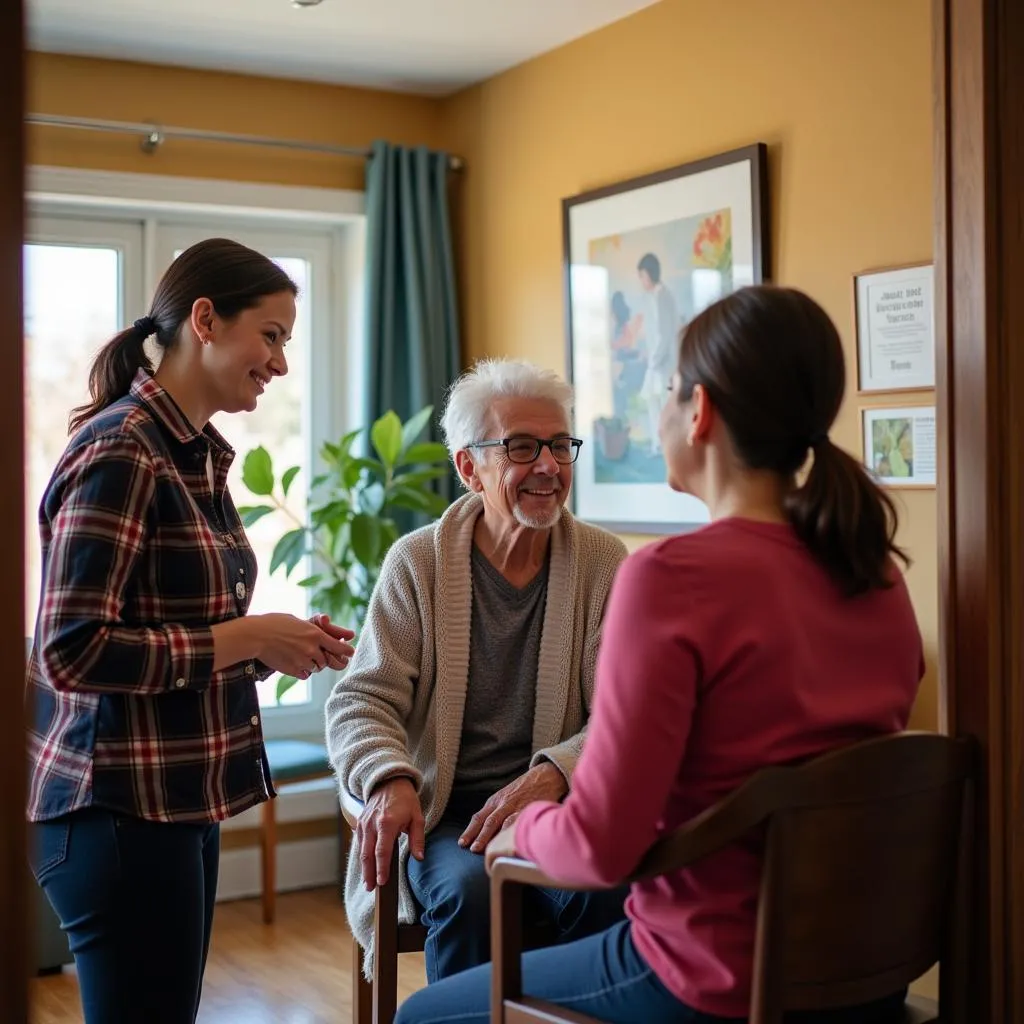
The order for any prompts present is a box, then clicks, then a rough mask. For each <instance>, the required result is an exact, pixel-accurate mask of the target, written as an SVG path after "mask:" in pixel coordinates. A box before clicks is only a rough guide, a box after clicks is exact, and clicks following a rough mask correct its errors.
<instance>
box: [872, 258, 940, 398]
mask: <svg viewBox="0 0 1024 1024" xmlns="http://www.w3.org/2000/svg"><path fill="white" fill-rule="evenodd" d="M854 319H855V322H856V327H857V386H858V388H859V390H860V391H861V393H862V394H866V393H870V392H873V391H923V390H930V389H931V388H934V387H935V268H934V266H933V265H932V264H931V263H918V264H914V265H912V266H906V267H893V268H891V269H888V270H870V271H865V272H864V273H862V274H857V275H855V277H854Z"/></svg>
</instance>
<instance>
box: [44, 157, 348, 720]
mask: <svg viewBox="0 0 1024 1024" xmlns="http://www.w3.org/2000/svg"><path fill="white" fill-rule="evenodd" d="M45 173H47V172H45V171H37V172H35V174H34V176H35V177H38V176H39V175H40V174H45ZM51 173H54V174H55V175H56V177H57V178H58V180H59V183H60V184H61V185H62V187H63V190H64V191H66V193H67V195H66V197H63V198H58V199H57V200H56V201H55V200H54V198H53V195H52V189H50V188H47V189H41V190H40V191H45V192H46V193H47V201H46V202H45V203H43V204H35V205H33V206H32V207H31V210H32V212H33V214H34V216H33V218H32V220H31V222H30V227H29V233H28V239H27V244H26V246H25V269H26V293H25V314H26V355H27V365H26V385H25V403H26V450H27V463H28V466H29V481H28V485H29V486H28V498H27V500H28V503H29V509H28V516H27V523H26V527H27V530H26V533H27V536H26V549H27V556H28V578H27V581H26V587H27V602H26V603H27V606H28V617H27V618H28V621H27V622H26V629H27V630H29V633H30V634H31V631H33V630H34V620H35V613H36V606H37V603H38V596H39V571H40V566H39V539H38V527H37V510H38V504H39V500H40V497H41V495H42V492H43V490H44V489H45V486H46V483H47V481H48V479H49V475H50V472H51V471H52V469H53V466H54V464H55V463H56V461H57V459H58V458H59V456H60V453H61V452H62V451H63V449H64V446H65V445H66V443H67V422H68V413H69V412H70V410H71V409H72V408H73V407H74V406H76V405H80V404H82V402H83V401H85V400H86V399H87V376H88V366H89V363H90V362H91V360H92V357H93V356H94V355H95V352H96V350H97V349H98V348H99V346H100V345H102V344H103V343H104V342H106V341H107V340H108V339H109V338H110V337H111V336H112V335H113V334H114V333H116V332H117V331H118V330H120V329H121V327H122V326H123V325H124V324H125V323H127V322H130V321H131V320H133V319H135V318H136V317H137V316H141V315H142V314H143V313H145V312H146V310H147V309H148V305H149V299H150V296H151V294H152V288H153V287H154V286H155V283H156V281H157V280H158V278H159V276H160V274H161V273H162V272H163V270H164V269H165V268H166V267H167V266H168V265H169V264H170V263H171V261H172V260H173V259H174V258H175V256H176V255H177V254H178V253H180V252H181V251H182V250H183V249H185V248H187V247H188V246H189V245H191V244H192V243H193V242H195V241H198V240H199V239H201V238H207V237H211V236H222V237H229V238H235V239H237V240H238V241H240V242H242V243H243V244H245V245H249V246H251V247H253V248H255V249H258V250H259V251H260V252H264V253H266V254H267V255H268V256H269V257H270V258H271V259H273V260H275V261H276V262H278V263H279V264H280V265H281V266H282V268H283V269H284V270H285V271H286V272H287V273H288V274H289V275H290V276H291V277H292V278H293V280H295V282H296V283H297V285H298V286H299V289H300V294H299V299H298V302H297V314H298V315H297V318H296V324H295V330H294V332H293V337H292V340H291V341H290V342H289V343H288V348H287V355H288V363H289V373H288V375H287V376H286V377H284V378H281V379H279V380H275V381H274V382H273V384H272V385H271V386H270V387H269V388H268V389H267V393H266V394H265V395H264V396H263V397H262V398H261V399H260V404H259V407H258V409H257V411H256V412H254V413H251V414H250V413H240V414H235V415H221V416H218V417H216V418H215V420H214V423H215V425H216V426H217V428H218V429H219V430H220V431H221V433H223V434H224V436H225V437H226V438H227V440H228V442H229V443H230V444H231V445H232V447H233V448H234V449H235V451H236V452H237V456H236V460H235V464H234V466H233V467H232V471H231V474H230V477H229V486H230V488H231V493H232V496H233V497H234V500H235V503H236V504H237V505H248V504H256V503H258V501H259V500H260V499H257V498H256V497H255V496H253V495H252V494H250V493H249V492H248V491H247V489H246V488H245V486H244V484H243V483H242V479H241V478H242V465H243V462H244V459H245V456H246V454H247V453H248V452H249V451H250V450H252V449H253V448H255V447H256V446H257V445H263V446H264V447H266V448H267V450H268V451H269V452H270V453H271V455H272V457H273V460H274V467H275V471H276V472H277V473H278V474H279V473H280V472H281V471H282V470H283V469H284V468H286V467H288V466H293V465H298V466H300V467H301V469H300V473H299V475H298V477H297V478H296V480H295V482H294V483H293V485H292V487H291V489H290V492H289V508H290V511H291V513H292V514H294V515H295V516H296V517H298V518H299V519H302V518H304V516H305V514H306V508H305V498H304V496H305V487H306V484H307V483H308V480H309V479H310V475H311V474H310V469H311V467H312V466H313V465H314V459H315V457H316V453H317V452H318V451H319V448H320V446H321V445H322V443H323V441H325V440H327V439H330V438H337V437H339V436H340V435H341V434H342V433H344V432H345V431H346V430H347V429H349V428H350V425H351V424H354V423H357V422H358V417H359V406H360V402H359V392H360V386H359V384H360V379H361V376H360V375H361V373H362V369H363V366H364V365H365V361H364V355H363V352H362V347H361V345H360V344H348V343H347V342H348V339H349V338H355V339H361V338H362V336H363V335H362V324H361V291H362V219H361V210H360V209H359V208H358V204H354V203H353V202H352V200H351V196H350V195H348V196H346V194H345V193H338V194H337V196H342V197H346V200H345V203H344V204H339V203H338V202H337V196H335V194H334V193H327V192H325V193H324V195H323V196H322V195H320V194H312V195H311V194H308V193H307V192H306V191H305V190H301V189H294V190H293V189H277V188H273V187H268V186H246V185H237V186H234V187H233V188H232V190H231V197H232V198H235V197H237V198H238V200H239V201H238V205H237V207H231V206H229V205H226V204H225V203H224V202H221V203H220V204H219V205H218V206H217V207H209V208H207V207H205V205H204V203H203V202H202V201H201V199H200V197H204V196H206V195H208V194H213V195H215V196H217V197H218V198H220V199H227V195H226V194H225V193H224V192H223V191H218V189H217V187H216V185H217V183H198V182H184V183H183V182H180V181H171V180H170V179H167V180H165V179H159V178H156V177H154V178H153V179H152V181H150V180H149V179H148V178H146V176H132V175H102V174H96V175H84V176H83V178H84V179H85V181H84V185H83V186H82V189H81V191H80V192H76V191H75V190H76V188H77V187H78V183H77V181H76V180H73V179H74V176H73V175H72V176H71V177H72V180H70V181H65V180H64V179H63V178H62V175H61V174H60V173H58V172H51ZM64 175H67V172H64ZM121 179H124V180H123V181H122V180H121ZM128 179H131V180H128ZM30 180H31V179H30ZM97 182H98V184H97ZM149 189H152V190H154V191H155V192H156V193H160V192H161V190H162V198H160V197H156V198H160V201H158V202H154V203H152V204H150V205H149V206H147V205H146V202H145V201H144V200H143V199H141V198H140V194H142V193H145V192H146V191H147V190H149ZM97 191H99V192H102V193H108V192H109V193H110V194H109V197H105V198H104V199H103V201H102V202H101V203H97V199H96V193H97ZM193 193H194V198H193ZM118 194H120V195H124V196H129V197H131V198H130V199H127V200H118V199H117V195H118ZM83 195H88V196H89V203H90V206H89V208H85V207H84V206H83V204H82V202H81V198H80V197H81V196H83ZM325 196H326V197H332V196H334V197H335V199H334V200H332V201H333V202H335V208H334V209H330V202H328V199H326V198H325ZM168 197H172V199H171V200H170V201H169V200H168ZM30 198H31V194H30ZM359 198H360V199H361V197H359ZM275 203H276V204H277V206H278V207H279V208H280V209H275V208H274V204H275ZM316 204H320V205H326V206H327V207H328V210H325V211H323V212H322V213H321V214H318V215H317V216H316V217H315V218H314V217H312V216H311V215H310V211H309V210H308V209H305V207H307V206H309V205H316ZM97 205H99V206H102V216H98V215H97V214H98V212H99V211H97V210H96V209H95V208H94V207H95V206H97ZM287 211H294V212H291V213H289V212H287ZM143 282H146V285H145V287H144V286H143ZM286 529H288V524H287V523H286V522H285V521H284V520H283V519H282V518H281V517H279V516H271V517H266V518H265V519H263V520H262V521H261V522H259V523H257V524H256V525H255V526H253V527H252V528H251V529H250V530H249V531H248V533H249V538H250V541H251V542H252V545H253V548H254V549H255V551H256V555H257V558H258V560H259V564H260V576H259V580H258V582H257V585H256V589H255V592H254V595H253V604H252V612H253V613H254V614H257V613H260V612H266V611H272V610H273V611H287V612H291V613H293V614H296V615H306V614H309V613H310V611H311V610H310V609H308V608H307V606H306V599H307V592H306V591H305V590H304V589H302V588H300V587H298V586H297V585H296V581H297V580H299V579H301V578H302V575H304V573H303V572H302V569H301V567H300V568H299V569H296V571H295V572H294V573H293V574H292V577H291V578H290V579H285V577H284V575H283V572H282V570H278V572H277V573H275V574H274V575H273V576H271V575H270V573H269V563H270V556H271V552H272V551H273V547H274V544H275V542H276V540H277V538H278V537H279V536H280V535H281V534H282V533H283V532H284V531H285V530H286ZM332 682H333V679H332V678H331V674H330V673H327V672H322V673H319V674H318V675H317V676H315V677H314V678H313V679H312V680H310V681H300V682H299V683H298V684H297V685H296V686H294V687H293V688H292V689H291V690H290V691H289V692H288V693H287V694H286V695H285V698H284V701H283V702H282V706H280V707H278V706H277V701H276V678H274V679H271V680H268V681H267V682H266V683H264V684H261V687H260V701H261V704H262V705H263V706H264V708H265V709H266V711H267V713H266V714H265V716H264V726H265V731H266V733H267V735H268V736H274V735H299V734H303V733H315V732H319V731H320V729H321V728H322V709H323V702H324V700H325V699H326V696H327V693H328V692H329V690H330V686H331V684H332Z"/></svg>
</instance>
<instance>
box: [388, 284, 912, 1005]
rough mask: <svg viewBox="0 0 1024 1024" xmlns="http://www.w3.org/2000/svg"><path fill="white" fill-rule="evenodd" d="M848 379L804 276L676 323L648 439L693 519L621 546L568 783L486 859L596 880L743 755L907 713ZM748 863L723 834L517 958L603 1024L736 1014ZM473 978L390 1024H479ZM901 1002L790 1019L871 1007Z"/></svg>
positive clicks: (886, 524) (844, 736)
mask: <svg viewBox="0 0 1024 1024" xmlns="http://www.w3.org/2000/svg"><path fill="white" fill-rule="evenodd" d="M844 387H845V370H844V358H843V349H842V345H841V342H840V339H839V334H838V332H837V331H836V328H835V326H834V325H833V323H832V322H831V320H830V319H829V317H828V316H827V314H826V313H825V312H824V311H823V310H822V309H821V307H820V306H818V305H817V304H816V303H815V302H813V301H812V300H811V299H809V298H808V297H807V296H806V295H803V294H801V293H800V292H797V291H793V290H790V289H783V288H774V287H767V286H759V287H754V288H746V289H743V290H741V291H738V292H735V293H733V294H732V295H730V296H728V297H727V298H725V299H723V300H721V301H720V302H718V303H716V304H715V305H713V306H711V307H709V308H708V309H707V310H705V311H704V312H703V313H702V314H700V315H699V316H698V317H696V318H695V319H694V320H693V321H692V322H691V323H690V324H689V326H688V327H687V328H686V329H685V330H684V331H683V333H682V336H681V339H680V350H679V360H678V367H677V371H676V373H675V376H674V378H673V380H672V386H671V392H672V394H671V396H670V398H669V401H668V403H667V404H666V405H665V409H664V412H663V414H662V418H661V426H660V434H661V440H662V449H663V451H664V453H665V459H666V463H667V466H668V482H669V485H670V486H671V487H672V488H674V489H675V490H678V491H685V492H687V493H690V494H693V495H696V496H697V497H698V498H700V499H701V500H703V501H704V502H705V503H706V504H707V506H708V508H709V510H710V513H711V520H712V522H711V524H710V525H709V526H707V527H704V528H702V529H700V530H697V531H695V532H691V533H686V534H681V535H679V536H674V537H670V538H668V539H665V540H661V541H659V542H657V543H654V544H651V545H649V546H647V547H644V548H642V549H641V550H640V551H638V552H636V553H635V554H633V555H631V556H630V557H629V558H628V559H627V560H626V561H625V562H624V563H623V565H622V567H621V568H620V570H619V573H618V576H617V577H616V581H615V584H614V586H613V588H612V592H611V596H610V598H609V607H608V611H607V613H606V616H605V622H604V630H603V640H602V646H601V653H600V657H599V660H598V669H597V683H596V691H597V692H596V699H595V707H594V710H593V713H592V715H591V719H590V726H589V732H588V736H587V740H586V745H585V746H584V749H583V755H582V757H581V759H580V761H579V764H578V766H577V769H576V774H575V776H574V779H573V789H572V792H571V793H570V794H569V796H567V797H566V799H565V800H564V802H563V803H561V804H553V803H535V804H531V805H530V806H529V807H527V808H526V809H525V810H524V811H523V812H522V814H521V815H520V817H519V819H518V822H517V823H516V824H514V825H512V826H509V827H508V828H506V829H505V830H504V831H503V832H502V833H500V834H499V835H498V836H497V837H496V838H495V839H494V841H493V842H492V844H491V846H490V847H489V848H488V855H489V856H491V857H493V856H497V855H504V854H512V853H515V854H518V855H520V856H523V857H526V858H528V859H530V860H533V861H535V862H536V863H537V864H538V865H539V866H540V867H541V868H542V869H543V870H544V871H545V872H547V873H548V874H550V875H553V876H555V877H556V878H559V879H563V880H565V881H566V882H571V883H584V884H592V885H612V884H615V883H617V882H621V881H622V879H623V878H625V877H626V876H627V875H628V874H629V873H630V871H631V870H632V869H633V868H634V867H635V865H636V864H637V862H638V861H639V859H640V857H641V855H642V854H643V853H644V851H645V850H647V848H648V847H649V846H650V845H651V843H653V842H654V840H655V839H656V838H658V837H659V836H660V835H662V834H664V833H665V832H668V831H670V830H672V829H674V828H676V827H677V826H679V825H680V824H682V823H683V822H685V821H687V820H688V819H690V818H692V817H693V816H694V815H696V814H699V813H700V812H701V811H703V810H705V809H706V808H707V807H709V806H711V805H712V804H714V803H716V802H717V801H719V800H721V799H722V798H723V797H724V796H725V795H726V794H728V793H729V792H730V791H731V790H733V789H735V788H736V787H737V786H739V785H740V784H741V783H743V782H744V781H745V780H746V779H747V778H749V777H750V776H751V775H752V774H753V773H754V772H756V771H757V770H758V769H760V768H763V767H765V766H767V765H773V764H784V763H788V762H794V761H801V760H804V759H806V758H810V757H814V756H815V755H818V754H822V753H824V752H826V751H828V750H832V749H834V748H836V747H842V746H844V745H847V744H850V743H855V742H857V741H859V740H863V739H865V738H868V737H870V736H875V735H879V734H883V733H892V732H897V731H899V730H901V729H903V728H905V727H906V724H907V718H908V716H909V713H910V708H911V705H912V704H913V701H914V697H915V695H916V693H917V688H918V684H919V682H920V679H921V675H922V671H923V659H922V647H921V637H920V633H919V630H918V627H917V623H916V621H915V618H914V612H913V609H912V608H911V604H910V599H909V597H908V595H907V590H906V586H905V584H904V581H903V577H902V575H901V573H900V571H899V569H898V568H897V565H896V560H897V559H903V555H902V552H900V550H899V549H898V548H897V547H896V545H895V543H894V536H895V532H896V515H895V510H894V508H893V505H892V502H891V501H890V499H889V498H888V497H887V496H886V495H885V494H884V493H883V492H882V491H880V490H879V489H878V488H877V487H876V486H875V484H874V483H873V482H872V480H871V479H870V478H869V476H868V475H867V473H866V472H865V471H864V470H863V469H862V468H861V466H860V464H859V463H858V462H856V461H855V460H854V459H853V458H851V457H850V456H849V455H847V454H846V452H844V451H842V450H841V449H840V448H838V447H837V446H836V445H834V444H833V443H832V441H831V440H830V439H829V430H830V428H831V426H832V424H833V422H834V420H835V418H836V415H837V413H838V412H839V408H840V405H841V404H842V401H843V392H844ZM808 455H810V456H811V458H812V461H811V464H810V469H809V472H808V473H807V475H806V478H805V479H803V480H802V482H801V481H800V480H799V479H798V472H799V471H800V470H801V469H802V468H803V466H804V464H805V462H806V461H807V459H808ZM904 561H905V559H904ZM760 868H761V858H760V854H759V851H758V850H757V849H756V847H754V846H752V845H751V844H742V845H739V844H738V845H735V846H733V847H730V848H728V849H725V850H722V851H721V852H719V853H716V854H714V855H712V856H710V857H708V858H706V859H705V860H704V861H701V862H700V863H698V864H694V865H693V866H692V867H690V868H687V869H686V870H681V871H677V872H675V873H673V874H669V875H664V876H662V877H660V878H658V879H656V880H654V881H650V882H644V883H641V884H637V885H634V886H633V888H632V891H631V894H630V896H629V898H628V899H627V902H626V913H627V917H628V920H627V921H625V922H623V923H622V924H620V925H616V926H615V927H613V928H611V929H609V930H608V931H606V932H603V933H601V934H599V935H596V936H593V937H592V938H589V939H583V940H581V941H578V942H574V943H571V944H567V945H564V946H560V947H556V948H552V949H545V950H542V951H538V952H534V953H529V954H527V955H526V957H525V958H524V964H523V981H524V990H525V992H526V993H528V994H529V995H533V996H537V997H539V998H543V999H546V1000H549V1001H551V1002H555V1003H558V1004H561V1005H562V1006H565V1007H567V1008H569V1009H572V1010H575V1011H577V1012H579V1013H584V1014H587V1015H589V1016H592V1017H596V1018H598V1019H599V1020H602V1021H607V1022H609V1024H620V1022H621V1024H626V1022H629V1024H713V1022H717V1021H737V1020H744V1019H745V1018H746V1016H747V1013H748V1007H749V1001H750V982H751V970H752V960H753V947H754V929H755V918H756V913H757V898H758V884H759V876H760ZM489 972H490V968H489V967H487V966H485V967H481V968H476V969H474V970H472V971H466V972H464V973H463V974H460V975H456V976H454V977H452V978H450V979H448V980H446V981H444V982H441V983H438V984H436V985H433V986H431V987H430V988H429V989H425V990H423V991H421V992H418V993H416V994H415V995H414V996H413V997H412V998H410V999H409V1000H407V1001H406V1003H405V1004H404V1005H403V1006H402V1008H401V1010H400V1011H399V1014H398V1017H397V1018H396V1021H397V1024H440V1022H441V1021H457V1022H458V1024H485V1022H486V1021H487V1020H488V1019H489V1017H488V1013H489V990H488V986H489ZM903 995H904V994H903V993H893V995H892V997H891V998H889V999H886V1000H882V1001H880V1002H877V1003H874V1004H872V1005H870V1006H859V1007H851V1008H848V1009H845V1010H842V1011H838V1012H830V1013H825V1014H806V1013H804V1014H794V1015H793V1016H792V1018H791V1019H792V1020H793V1021H794V1022H795V1021H800V1022H802V1024H803V1022H806V1024H810V1022H812V1021H813V1022H814V1024H826V1022H827V1024H839V1022H842V1024H854V1022H855V1024H885V1022H888V1021H893V1020H899V1019H900V1014H901V1005H902V1001H903Z"/></svg>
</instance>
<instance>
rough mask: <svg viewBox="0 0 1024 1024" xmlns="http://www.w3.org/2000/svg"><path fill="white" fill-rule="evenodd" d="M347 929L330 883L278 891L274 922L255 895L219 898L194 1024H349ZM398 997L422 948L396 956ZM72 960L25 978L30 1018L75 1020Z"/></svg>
mask: <svg viewBox="0 0 1024 1024" xmlns="http://www.w3.org/2000/svg"><path fill="white" fill-rule="evenodd" d="M351 943H352V937H351V935H350V934H349V930H348V925H347V924H346V923H345V912H344V910H343V909H342V905H341V902H340V900H339V899H338V895H337V891H336V890H335V889H315V890H310V891H307V892H298V893H286V894H283V895H281V896H279V897H278V901H277V922H276V923H275V924H273V925H270V926H267V925H264V924H263V923H262V921H261V920H260V904H259V901H258V900H240V901H238V902H233V903H221V904H219V905H218V906H217V916H216V918H215V920H214V926H213V944H212V948H211V950H210V961H209V964H208V966H207V968H206V981H205V983H204V986H203V1003H202V1007H201V1008H200V1010H199V1024H349V1022H350V1021H351V1004H352V997H351V981H350V964H351V962H352V957H351V950H352V946H351ZM399 965H400V967H399V983H398V998H399V1001H401V1000H402V999H404V998H405V997H406V996H408V995H409V994H410V993H411V992H414V991H415V990H416V989H418V988H420V987H422V986H423V985H425V984H426V978H425V976H424V973H423V955H422V954H421V953H405V954H403V955H402V956H401V957H399ZM81 1022H82V1011H81V1009H80V1008H79V1005H78V984H77V982H76V980H75V971H74V968H73V967H65V968H64V971H63V972H62V973H61V974H60V975H55V976H53V977H49V978H37V979H35V980H34V981H33V982H32V1024H81Z"/></svg>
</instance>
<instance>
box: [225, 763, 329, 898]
mask: <svg viewBox="0 0 1024 1024" xmlns="http://www.w3.org/2000/svg"><path fill="white" fill-rule="evenodd" d="M337 813H338V798H337V795H336V791H335V785H334V781H333V780H332V779H317V780H316V781H314V782H304V783H300V784H298V785H295V786H289V787H286V788H285V789H284V790H283V791H282V792H281V794H280V795H279V796H278V798H277V820H278V822H279V823H280V822H288V821H317V820H319V819H321V818H333V817H336V816H337ZM259 825H260V809H259V807H253V808H251V809H250V810H248V811H246V812H245V813H244V814H239V815H238V816H237V817H236V818H232V819H231V820H230V821H226V822H224V824H223V825H222V826H221V829H222V831H224V832H230V831H234V830H235V829H242V828H258V827H259ZM337 883H338V837H337V836H336V835H334V836H325V837H323V838H318V839H303V840H299V841H297V842H292V843H278V846H277V891H278V892H289V891H292V890H295V889H309V888H314V887H320V886H328V885H336V884H337ZM261 892H262V885H261V881H260V851H259V849H258V848H257V847H255V846H253V847H246V848H244V849H240V850H225V851H224V852H222V853H221V855H220V877H219V880H218V883H217V900H218V901H220V900H237V899H247V898H249V897H252V896H259V895H260V893H261Z"/></svg>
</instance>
